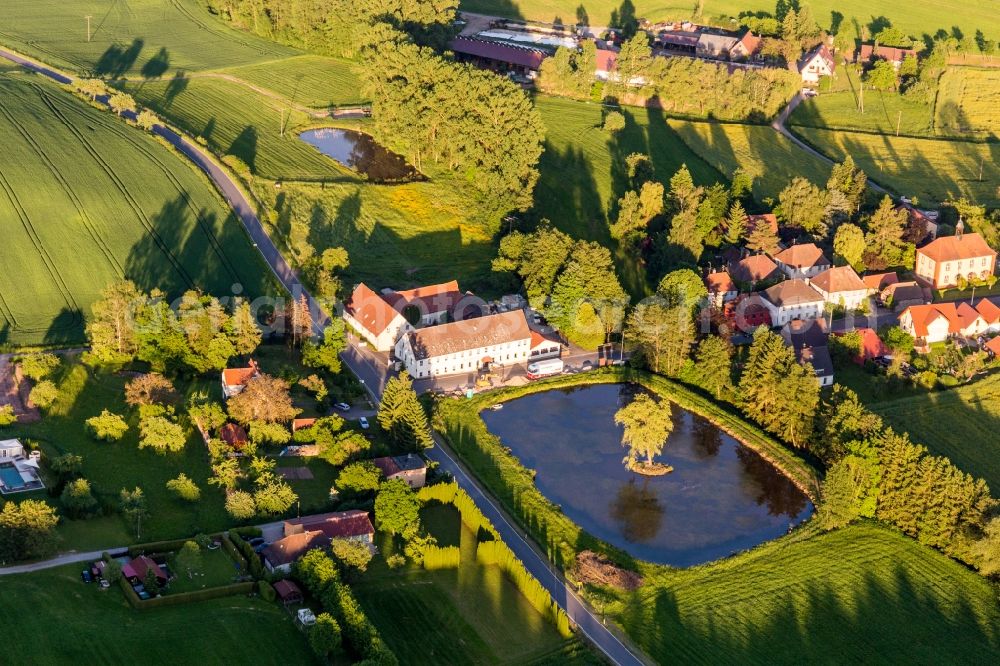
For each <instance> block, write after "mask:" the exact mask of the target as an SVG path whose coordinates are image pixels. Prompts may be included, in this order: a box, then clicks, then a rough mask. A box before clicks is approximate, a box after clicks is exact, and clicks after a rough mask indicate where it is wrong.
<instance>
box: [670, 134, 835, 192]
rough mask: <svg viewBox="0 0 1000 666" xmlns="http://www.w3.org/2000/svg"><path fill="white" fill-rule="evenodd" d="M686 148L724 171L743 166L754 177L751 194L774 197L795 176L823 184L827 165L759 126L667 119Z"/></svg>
mask: <svg viewBox="0 0 1000 666" xmlns="http://www.w3.org/2000/svg"><path fill="white" fill-rule="evenodd" d="M667 122H668V124H669V125H670V128H671V129H672V130H673V131H674V132H675V133H676V134H677V136H679V137H680V138H681V139H683V140H684V143H686V144H687V146H688V148H689V149H690V150H692V151H694V152H695V153H697V154H698V155H701V156H702V157H703V158H704V159H705V160H707V161H708V162H709V163H710V164H712V165H713V166H715V168H717V169H719V170H720V171H722V172H724V173H732V172H733V171H734V170H735V169H736V167H740V166H741V167H743V168H744V169H746V170H747V171H749V172H750V173H751V174H753V176H754V188H753V189H754V196H755V197H756V198H757V199H758V200H760V199H763V198H764V197H773V198H775V199H776V198H777V196H778V193H779V192H780V191H781V190H782V189H784V187H785V186H786V185H787V184H788V183H789V181H791V180H792V178H794V177H796V176H803V177H805V178H808V179H809V180H811V181H812V182H814V183H816V184H817V185H819V186H821V187H823V186H825V185H826V181H827V180H828V179H829V177H830V165H828V164H826V163H825V162H823V161H822V160H820V159H818V158H816V157H813V156H812V155H810V154H808V153H806V152H805V151H803V150H801V149H800V148H799V147H798V146H796V145H795V144H793V143H792V142H791V141H789V140H788V139H786V138H785V137H783V136H781V135H780V134H778V133H777V132H775V131H774V130H773V129H771V128H770V127H767V126H763V125H738V124H723V123H703V122H692V121H686V120H675V119H673V118H671V119H670V120H668V121H667Z"/></svg>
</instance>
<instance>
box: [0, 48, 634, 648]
mask: <svg viewBox="0 0 1000 666" xmlns="http://www.w3.org/2000/svg"><path fill="white" fill-rule="evenodd" d="M0 56H3V57H5V58H7V59H8V60H11V61H13V62H15V63H18V64H20V65H23V66H24V67H27V68H28V69H31V70H33V71H36V72H39V73H41V74H44V75H46V76H49V77H51V78H53V79H55V80H56V81H58V82H60V83H71V82H72V79H71V78H70V77H68V76H66V75H65V74H61V73H59V72H56V71H54V70H51V69H48V68H46V67H44V66H41V65H38V64H36V63H34V62H31V61H29V60H27V59H25V58H22V57H21V56H18V55H17V54H14V53H11V52H9V51H6V50H3V49H0ZM153 131H154V132H155V133H156V134H158V135H159V136H162V137H163V138H164V139H166V140H167V141H169V142H170V144H171V145H173V146H174V147H176V148H177V150H179V151H180V152H181V153H182V154H184V155H185V156H186V157H188V159H190V160H191V161H192V162H194V163H195V164H196V165H197V166H198V167H199V168H200V169H201V170H202V171H204V172H205V173H206V174H208V177H209V178H211V179H212V182H214V183H215V185H216V186H217V187H218V188H219V190H220V191H221V192H222V194H223V196H224V197H225V198H226V200H227V201H228V202H229V204H230V205H231V206H232V208H233V210H234V211H235V212H236V214H237V216H238V217H239V218H240V221H241V222H242V223H243V226H244V228H245V229H246V231H247V233H248V234H249V235H250V238H251V239H253V242H254V245H255V247H256V248H257V249H258V250H259V251H260V253H261V255H262V256H263V257H264V260H265V261H266V262H267V264H268V266H270V268H271V270H272V271H273V272H274V274H275V276H276V277H277V278H278V280H279V281H280V282H281V283H282V284H283V285H284V286H285V288H286V289H287V290H288V292H289V293H290V294H291V295H292V296H293V297H295V298H299V297H300V296H301V295H304V296H305V297H306V299H307V301H308V303H309V306H310V310H311V311H312V313H313V319H314V328H315V329H316V330H317V332H320V331H322V329H323V328H324V327H325V325H326V323H327V322H328V321H329V315H328V314H327V313H326V312H325V311H324V310H323V309H322V308H321V307H320V306H319V304H318V303H317V302H316V301H315V299H313V297H312V296H311V295H310V294H309V292H308V291H307V290H306V289H305V287H304V286H303V285H302V283H301V282H300V281H299V279H298V277H297V276H296V275H295V272H294V271H293V270H292V268H291V266H289V265H288V263H287V262H286V261H285V259H284V257H282V256H281V253H280V252H279V251H278V249H277V247H275V245H274V243H273V242H272V241H271V238H270V237H269V236H268V235H267V233H266V232H265V231H264V228H263V226H262V225H261V223H260V220H259V219H258V217H257V214H256V212H255V210H254V206H253V205H252V203H251V202H250V201H249V200H248V199H247V198H246V197H245V196H244V194H243V191H242V190H241V189H240V187H239V186H237V184H236V183H235V182H234V181H233V180H232V179H231V178H230V177H229V176H228V175H227V174H226V172H225V171H223V170H222V169H221V168H219V167H218V166H217V165H216V164H215V162H214V161H213V160H212V159H211V158H210V157H209V156H208V155H207V154H206V153H205V151H204V150H203V149H202V148H201V147H200V146H198V145H197V144H195V143H192V142H190V141H188V139H187V138H185V137H183V136H181V135H180V134H178V133H177V132H175V131H173V130H172V129H170V128H168V127H165V126H163V125H157V126H155V127H154V130H153ZM372 359H373V357H368V358H366V354H365V350H364V348H363V347H361V346H360V345H351V346H350V347H349V349H348V350H347V351H346V352H345V354H344V361H345V364H346V365H347V367H348V368H350V369H351V370H352V371H354V372H355V374H357V375H358V377H359V378H360V379H362V380H363V381H364V382H365V386H366V388H367V389H368V391H369V392H370V393H371V394H372V397H373V398H374V399H375V401H376V402H377V400H378V397H379V396H380V395H381V391H382V388H383V387H384V382H385V380H386V377H387V373H386V372H381V371H376V369H375V368H374V367H370V366H371V362H372ZM429 457H430V458H431V459H432V460H437V461H438V462H439V463H440V464H441V466H442V467H443V468H444V469H447V470H448V471H449V472H451V473H452V474H453V475H454V476H455V478H456V480H457V481H458V483H459V485H460V486H461V487H462V488H463V489H464V490H465V491H466V492H468V493H469V495H470V496H472V498H473V499H474V500H475V502H476V504H477V505H478V506H479V507H480V509H482V510H483V512H484V513H485V514H486V516H487V517H488V518H489V519H490V520H491V521H493V524H494V525H495V526H496V527H497V529H498V530H499V532H500V536H501V538H503V540H504V541H505V542H506V543H507V544H508V545H510V547H511V548H512V549H513V550H514V552H515V553H516V554H517V556H518V557H519V558H521V560H522V561H523V562H524V564H525V566H526V567H527V568H528V571H530V572H531V573H532V575H534V576H535V577H536V578H538V580H539V581H540V582H541V583H542V584H543V585H544V586H545V588H546V589H547V590H549V592H550V593H551V594H552V597H553V598H554V599H555V600H556V602H557V603H558V604H559V605H560V606H561V607H562V608H563V609H565V610H566V612H567V614H568V615H569V617H570V618H571V619H572V620H573V622H575V623H576V624H577V625H578V626H579V627H580V630H581V631H582V632H583V633H584V635H586V636H587V637H588V638H589V639H590V640H591V641H592V642H593V643H594V644H595V645H597V646H598V647H599V648H600V649H601V650H602V651H603V652H604V653H605V655H607V656H608V658H609V659H611V660H612V661H613V662H614V663H616V664H642V663H643V661H641V660H640V659H639V658H638V657H636V656H635V654H633V653H632V652H631V651H630V650H629V649H628V648H627V647H625V645H624V644H623V643H622V641H621V640H620V639H619V638H618V637H617V636H616V635H615V634H614V633H612V632H611V630H609V629H608V628H607V627H606V626H605V625H604V624H603V623H602V622H601V621H600V620H598V619H597V617H595V616H594V615H593V614H592V613H591V612H590V610H589V609H588V608H587V607H586V606H585V605H584V604H583V602H582V601H581V600H580V599H579V597H577V596H576V594H574V593H573V591H572V590H570V589H568V587H567V585H566V583H565V581H564V580H563V579H562V578H561V576H559V574H558V573H556V572H555V571H553V570H552V569H551V568H550V566H549V563H548V561H547V560H546V559H545V558H544V556H542V555H541V554H540V553H539V552H538V551H537V550H535V548H534V547H533V546H532V544H530V543H529V542H528V541H527V540H526V539H525V538H524V537H523V536H522V535H521V534H520V533H519V532H518V530H517V529H516V528H515V527H514V526H513V525H511V524H510V523H509V522H508V521H507V519H506V518H505V516H504V514H503V512H502V511H501V510H500V509H499V508H498V507H497V506H496V505H495V504H494V503H493V502H492V500H491V499H490V498H489V497H488V496H487V495H486V493H485V492H484V491H483V490H482V489H481V488H480V487H479V485H478V484H477V483H476V481H475V480H473V478H472V477H471V476H469V475H468V474H466V473H465V472H464V470H462V469H461V468H460V467H459V466H458V464H457V463H456V462H455V461H454V459H452V458H451V456H450V455H449V454H448V453H447V452H446V451H445V450H444V448H443V444H442V443H441V442H440V441H439V442H438V447H437V448H435V449H432V450H431V451H430V456H429ZM264 529H265V530H268V531H270V532H273V531H274V529H275V528H274V525H273V524H269V525H265V526H264ZM101 552H103V551H94V552H88V553H71V554H66V555H61V556H59V557H56V558H53V559H51V560H45V561H43V562H36V563H33V564H25V565H19V566H17V567H10V568H7V569H3V570H0V573H20V572H24V571H36V570H38V569H44V568H48V567H54V566H59V565H60V564H69V563H73V562H82V561H86V560H88V559H94V558H96V557H100V555H101Z"/></svg>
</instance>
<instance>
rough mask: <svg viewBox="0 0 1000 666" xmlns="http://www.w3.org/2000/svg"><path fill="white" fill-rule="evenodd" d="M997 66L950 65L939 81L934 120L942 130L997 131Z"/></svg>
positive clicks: (999, 79) (999, 87)
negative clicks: (994, 67)
mask: <svg viewBox="0 0 1000 666" xmlns="http://www.w3.org/2000/svg"><path fill="white" fill-rule="evenodd" d="M998 98H1000V69H987V68H983V69H979V68H975V67H949V68H948V69H946V70H945V72H944V74H942V75H941V80H940V82H939V83H938V96H937V106H936V108H935V122H936V124H937V127H938V128H939V129H940V130H942V131H945V132H954V133H976V134H981V135H985V136H990V137H993V138H994V139H996V138H997V135H998V134H1000V113H998V112H997V99H998Z"/></svg>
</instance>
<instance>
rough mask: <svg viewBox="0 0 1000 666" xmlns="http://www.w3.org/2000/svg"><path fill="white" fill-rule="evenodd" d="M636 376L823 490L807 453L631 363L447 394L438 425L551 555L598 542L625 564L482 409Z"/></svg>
mask: <svg viewBox="0 0 1000 666" xmlns="http://www.w3.org/2000/svg"><path fill="white" fill-rule="evenodd" d="M622 382H634V383H638V384H640V385H642V386H644V387H645V388H647V389H649V390H650V391H653V392H654V393H656V394H658V395H660V396H662V397H664V398H667V399H669V400H670V401H671V402H674V403H676V404H677V405H678V406H679V407H682V408H684V409H686V410H688V411H691V412H693V413H696V414H698V415H700V416H702V417H704V418H706V419H708V420H710V421H712V422H713V423H715V424H716V425H717V426H719V428H721V429H722V430H724V431H725V432H727V433H729V434H730V435H731V436H732V437H733V438H735V439H737V440H738V441H740V442H742V443H743V444H744V445H746V446H748V447H749V448H751V449H753V450H755V451H756V452H757V453H759V454H760V455H761V456H762V457H763V458H765V459H766V460H768V461H769V462H771V463H772V464H773V465H775V467H777V468H778V469H780V470H781V471H782V472H784V473H785V474H786V475H787V476H788V477H789V478H790V479H791V480H792V481H793V482H794V483H795V484H796V485H797V486H798V487H799V488H800V489H801V490H803V492H805V493H806V494H808V495H809V496H810V497H812V498H814V499H815V498H816V497H817V495H818V486H819V481H818V475H817V473H816V471H815V470H814V469H813V468H812V467H811V466H810V465H809V464H808V463H806V462H805V461H804V460H802V459H801V458H799V457H798V456H796V455H795V454H794V453H792V452H791V451H789V450H788V449H787V448H785V447H784V446H783V445H782V444H780V443H779V442H778V441H777V440H775V439H773V438H772V437H770V436H769V435H767V434H765V433H764V432H763V431H762V430H760V429H759V428H757V427H756V426H754V425H752V424H750V423H748V422H747V421H745V420H744V419H743V418H742V417H741V416H739V415H738V414H736V413H733V412H730V411H728V410H727V409H726V408H724V407H722V406H720V405H717V404H715V403H714V402H712V401H711V400H710V399H708V398H706V397H704V396H701V395H699V394H698V393H696V392H695V391H693V390H691V389H689V388H687V387H685V386H682V385H680V384H678V383H677V382H673V381H671V380H669V379H666V378H664V377H660V376H657V375H652V374H650V373H647V372H641V371H637V370H632V369H630V368H619V367H615V368H603V369H600V370H593V371H590V372H586V373H581V374H576V375H563V376H559V377H554V378H551V379H545V380H540V381H537V382H532V383H530V384H527V385H524V386H518V387H512V388H507V389H501V390H499V391H491V392H489V393H486V394H483V395H480V396H477V397H475V398H473V399H471V400H455V399H444V400H440V401H438V403H437V405H436V409H435V412H434V427H435V428H436V429H437V430H438V431H439V432H441V433H442V434H443V435H444V436H445V437H446V438H447V439H448V441H449V443H450V444H451V446H452V448H454V449H455V451H456V452H457V453H458V454H459V455H460V456H461V457H462V459H463V460H464V461H465V462H466V464H468V465H469V467H471V468H472V469H473V471H474V472H475V473H476V476H477V477H478V478H479V479H480V480H481V481H482V482H483V483H484V484H485V485H486V486H487V487H488V488H489V489H490V490H491V492H492V493H493V494H494V495H495V496H496V497H498V498H499V499H500V500H501V502H503V504H504V506H505V507H506V508H507V510H508V511H509V512H510V513H511V514H512V515H514V516H515V517H516V518H517V520H518V521H519V522H520V524H521V526H522V527H523V528H524V529H526V530H528V532H529V533H531V534H532V535H533V536H534V538H535V540H536V541H537V542H538V543H539V544H542V545H543V546H544V547H545V549H546V551H547V552H548V556H549V558H550V559H551V560H552V561H553V562H555V563H556V565H558V566H559V567H561V568H563V569H567V568H568V567H570V566H571V565H572V563H573V562H574V561H575V559H576V554H577V552H579V551H582V550H593V551H595V552H598V553H601V554H603V555H605V556H606V557H609V558H610V559H612V560H613V561H615V562H617V563H619V564H621V565H624V566H628V567H633V566H634V565H635V563H634V560H633V559H632V558H631V557H630V556H629V555H628V554H627V553H625V552H624V551H622V550H620V549H618V548H615V547H614V546H612V545H610V544H608V543H606V542H604V541H601V540H599V539H597V538H595V537H594V536H592V535H590V534H589V533H587V532H585V531H584V530H583V529H581V528H580V526H578V525H577V524H576V523H574V522H573V521H572V520H570V519H569V518H568V517H566V515H565V514H564V513H563V512H562V510H561V509H560V508H559V507H558V506H557V505H556V504H554V503H553V502H551V501H550V500H549V499H548V498H546V497H545V496H544V495H543V494H542V493H541V492H540V491H539V490H538V488H537V487H536V486H535V481H534V476H533V474H532V472H531V471H530V470H528V469H527V468H525V467H524V466H523V465H522V464H521V462H520V460H518V459H517V458H516V457H515V456H514V455H512V454H511V452H510V450H509V449H508V448H507V447H505V446H504V445H503V443H502V442H501V441H500V439H499V438H498V437H497V436H496V435H494V434H493V433H491V432H490V431H489V429H488V428H487V427H486V424H485V423H484V422H483V420H482V418H481V417H480V416H479V412H480V411H482V410H483V409H485V408H486V407H488V406H489V405H492V404H495V403H498V402H506V401H509V400H514V399H516V398H520V397H522V396H525V395H528V394H531V393H537V392H540V391H547V390H551V389H555V388H563V387H570V386H586V385H593V384H609V383H622Z"/></svg>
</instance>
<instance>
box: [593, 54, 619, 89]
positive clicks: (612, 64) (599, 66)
mask: <svg viewBox="0 0 1000 666" xmlns="http://www.w3.org/2000/svg"><path fill="white" fill-rule="evenodd" d="M594 60H595V68H594V76H596V77H597V78H599V79H600V80H601V81H607V80H608V79H610V78H611V77H612V76H613V75H614V73H615V69H616V65H617V64H618V52H617V51H611V50H610V49H601V48H598V49H597V52H596V53H595V54H594Z"/></svg>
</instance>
